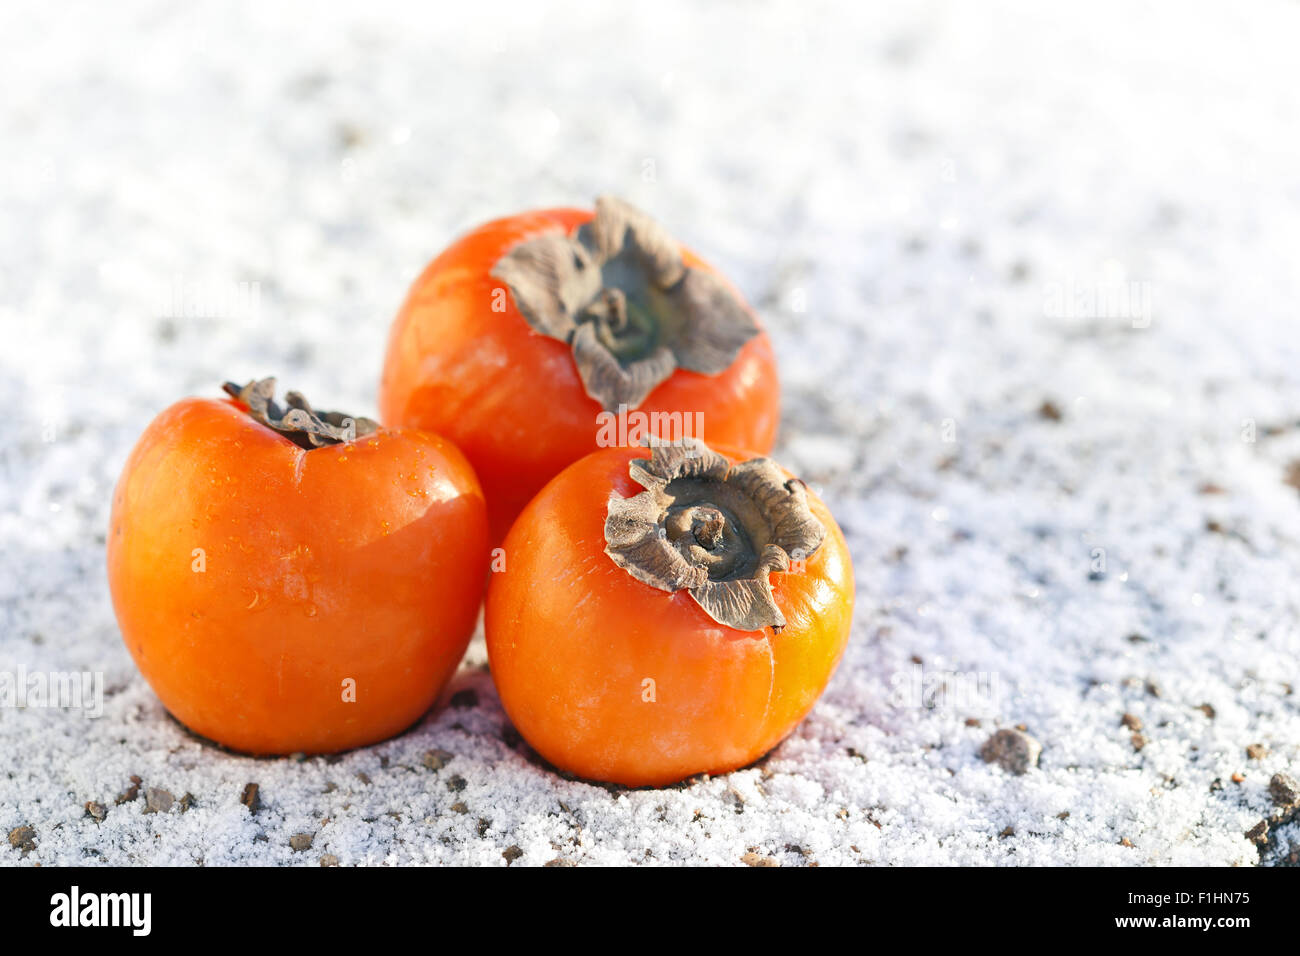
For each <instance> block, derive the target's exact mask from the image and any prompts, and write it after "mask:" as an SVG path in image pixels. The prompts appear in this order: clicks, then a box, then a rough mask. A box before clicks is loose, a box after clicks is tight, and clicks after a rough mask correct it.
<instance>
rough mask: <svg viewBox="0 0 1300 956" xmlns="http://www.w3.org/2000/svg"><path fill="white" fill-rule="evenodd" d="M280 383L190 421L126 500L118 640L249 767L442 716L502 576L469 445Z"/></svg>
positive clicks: (169, 433) (174, 409)
mask: <svg viewBox="0 0 1300 956" xmlns="http://www.w3.org/2000/svg"><path fill="white" fill-rule="evenodd" d="M274 381H275V380H274V379H264V380H262V381H260V382H253V383H249V384H248V385H247V386H245V387H243V388H239V387H238V386H234V385H227V386H226V390H227V392H229V393H230V394H231V396H232V397H231V398H229V399H199V398H191V399H185V400H183V401H180V402H177V403H176V404H175V405H173V406H171V407H170V408H168V409H167V410H166V411H164V412H163V413H162V414H161V415H159V416H158V417H157V418H156V419H155V420H154V421H153V423H152V424H150V425H149V427H148V428H147V429H146V430H145V432H144V434H143V436H142V437H141V438H140V440H139V442H138V443H137V444H136V446H135V449H134V451H132V453H131V455H130V457H129V459H128V460H127V462H126V466H125V468H124V470H123V472H122V477H121V479H120V480H119V482H118V485H117V489H116V491H115V493H114V498H113V509H112V518H111V526H110V533H109V537H108V578H109V585H110V588H111V591H112V597H113V606H114V609H115V610H116V612H117V619H118V622H119V624H120V625H121V630H122V637H123V639H124V640H125V642H126V646H127V648H128V649H129V650H130V652H131V656H132V657H133V658H134V659H135V662H136V665H137V666H138V667H139V669H140V672H141V673H142V674H143V675H144V677H145V679H146V680H147V681H148V682H149V684H150V685H151V686H152V687H153V689H154V691H155V692H156V693H157V694H158V697H159V698H160V699H161V701H162V703H163V705H164V706H165V707H166V708H167V709H168V710H169V711H170V712H171V713H172V714H173V715H174V716H175V717H176V718H177V719H178V720H180V721H181V723H183V724H185V725H186V726H187V727H189V728H190V729H191V730H193V731H195V732H196V733H198V734H201V735H203V736H204V737H208V738H211V739H212V740H215V741H217V742H218V743H221V744H223V745H225V746H227V747H230V748H232V749H234V750H238V751H242V752H246V753H254V754H283V753H293V752H297V751H301V752H304V753H327V752H333V751H339V750H346V749H349V748H352V747H357V746H361V745H364V744H368V743H373V742H375V741H378V740H382V739H384V738H385V737H389V736H392V735H393V734H396V733H398V732H399V731H402V730H404V729H406V728H407V727H409V726H410V725H411V724H412V723H414V722H415V721H416V720H417V719H418V718H419V717H420V715H421V714H423V713H424V712H425V711H426V710H427V709H428V708H429V707H430V705H432V704H433V703H434V701H435V699H436V698H437V695H438V693H439V691H440V690H441V688H442V687H443V685H444V684H445V683H446V682H447V680H448V679H449V678H450V677H451V675H452V673H453V672H454V670H455V669H456V666H457V664H458V663H459V661H460V659H461V657H462V656H463V654H464V652H465V648H466V645H467V644H468V642H469V639H470V636H471V633H472V631H473V629H474V626H475V623H476V620H477V615H478V609H479V605H480V598H481V596H482V590H483V587H484V583H485V579H486V574H487V549H488V542H487V534H488V531H487V509H486V504H485V502H484V500H483V492H482V489H481V488H480V486H479V484H478V480H477V479H476V477H475V475H474V472H473V470H472V468H471V467H470V465H469V463H468V462H467V461H466V460H465V458H464V456H463V455H461V453H460V452H459V451H458V450H457V449H456V447H455V446H454V445H452V444H451V443H450V442H448V441H447V440H446V439H444V438H442V437H439V436H437V435H433V434H428V433H424V432H421V431H418V430H408V429H386V428H381V427H378V426H377V425H376V423H375V422H373V421H370V420H368V419H349V418H346V417H345V416H342V415H340V414H339V413H337V412H319V413H318V412H316V411H314V410H313V409H312V408H311V406H310V405H309V404H308V403H307V402H306V401H305V400H304V399H303V398H302V396H301V395H298V394H297V393H293V392H291V393H289V394H288V395H287V396H286V402H287V405H288V407H287V408H281V407H280V406H279V405H277V404H276V402H275V401H274V398H273V393H274Z"/></svg>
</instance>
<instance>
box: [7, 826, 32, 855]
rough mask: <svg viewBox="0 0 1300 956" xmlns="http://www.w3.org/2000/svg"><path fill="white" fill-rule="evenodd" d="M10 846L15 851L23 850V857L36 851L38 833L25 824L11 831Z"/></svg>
mask: <svg viewBox="0 0 1300 956" xmlns="http://www.w3.org/2000/svg"><path fill="white" fill-rule="evenodd" d="M9 845H10V846H11V847H13V848H14V849H15V850H22V851H23V856H26V855H27V854H28V853H31V852H32V850H35V849H36V831H35V830H33V829H32V828H31V827H29V826H27V825H26V824H24V825H23V826H20V827H14V828H13V829H12V830H10V831H9Z"/></svg>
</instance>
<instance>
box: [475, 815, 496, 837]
mask: <svg viewBox="0 0 1300 956" xmlns="http://www.w3.org/2000/svg"><path fill="white" fill-rule="evenodd" d="M490 826H492V823H491V821H489V820H487V819H486V818H485V817H479V818H478V824H477V826H476V829H477V831H478V835H479V836H481V837H484V836H487V832H488V827H490Z"/></svg>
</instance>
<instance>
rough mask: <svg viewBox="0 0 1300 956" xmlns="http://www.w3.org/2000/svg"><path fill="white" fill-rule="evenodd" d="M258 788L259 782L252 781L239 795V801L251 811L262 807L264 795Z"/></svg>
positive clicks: (254, 811) (253, 811)
mask: <svg viewBox="0 0 1300 956" xmlns="http://www.w3.org/2000/svg"><path fill="white" fill-rule="evenodd" d="M258 790H259V788H258V786H257V784H255V783H250V784H248V785H247V786H245V787H244V792H243V793H242V794H241V795H240V797H239V802H240V803H242V804H243V805H244V806H246V807H248V812H249V813H256V812H257V811H258V810H260V809H262V797H261V794H260V793H259V792H258Z"/></svg>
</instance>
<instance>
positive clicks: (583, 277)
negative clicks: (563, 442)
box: [492, 196, 758, 411]
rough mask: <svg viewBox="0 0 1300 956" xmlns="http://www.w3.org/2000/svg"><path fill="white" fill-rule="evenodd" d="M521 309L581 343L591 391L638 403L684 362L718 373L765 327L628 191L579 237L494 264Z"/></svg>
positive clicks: (580, 359) (546, 239)
mask: <svg viewBox="0 0 1300 956" xmlns="http://www.w3.org/2000/svg"><path fill="white" fill-rule="evenodd" d="M492 276H493V278H496V279H500V280H502V281H503V282H505V284H506V285H507V286H509V287H510V292H511V294H512V295H513V296H514V301H515V305H516V306H517V307H518V308H519V312H520V314H522V315H523V317H524V319H525V320H526V321H527V322H528V324H529V325H531V326H532V327H533V328H534V329H536V330H537V331H538V332H540V333H542V334H543V335H548V336H550V337H551V338H554V339H559V340H560V341H561V342H565V343H567V344H568V345H569V346H570V347H571V348H572V350H573V361H574V364H575V365H576V366H577V368H578V375H579V377H580V378H581V379H582V384H583V387H584V388H585V389H586V391H587V394H588V395H590V396H591V397H592V398H594V399H595V400H596V401H597V402H600V404H601V405H602V406H603V407H604V408H605V410H606V411H616V410H617V409H618V407H619V406H620V405H625V406H627V407H628V408H636V407H637V406H638V405H640V404H641V402H643V401H644V400H645V398H646V396H647V395H649V394H650V392H651V391H652V390H653V389H654V388H655V387H656V386H657V385H659V384H660V383H661V382H663V381H664V380H665V379H667V378H668V377H669V376H670V375H672V374H673V372H674V371H675V370H676V369H679V368H682V369H687V370H688V371H692V372H699V373H700V374H702V375H717V374H719V373H720V372H722V371H724V370H726V369H727V368H728V367H729V366H730V365H731V363H732V362H734V361H735V360H736V355H737V354H738V353H739V352H740V349H741V347H742V346H743V345H744V344H745V343H746V342H748V341H749V340H750V339H752V338H753V337H754V336H756V335H757V334H758V325H757V324H756V323H755V321H754V318H753V316H751V315H750V314H749V311H748V310H747V309H746V308H745V306H744V305H743V304H742V303H741V302H740V301H739V300H738V299H737V298H736V296H735V295H733V294H732V293H731V291H730V290H729V289H728V288H727V287H726V285H724V284H723V282H722V280H721V279H719V278H718V277H717V276H715V275H713V274H712V273H709V272H706V271H705V270H703V269H696V268H692V267H689V266H687V265H685V263H684V262H683V259H682V252H681V247H680V246H679V245H678V244H677V242H676V241H675V240H674V239H673V237H672V236H671V235H669V234H668V232H667V231H666V230H665V229H664V228H663V227H662V226H660V225H659V224H658V223H657V222H655V221H654V220H653V219H651V218H650V217H649V216H647V215H646V214H645V213H643V212H641V211H640V210H638V209H635V208H633V207H632V206H630V205H628V204H627V203H625V202H623V201H622V200H621V199H614V198H612V197H609V196H602V197H601V198H599V199H597V200H596V216H595V218H594V219H592V220H591V221H590V222H587V223H584V224H583V225H581V226H579V227H578V228H577V229H575V230H574V231H573V233H572V234H571V235H568V236H565V235H547V236H539V237H537V238H535V239H527V240H525V241H523V242H521V243H519V244H518V245H515V246H514V247H512V248H511V249H510V250H509V251H508V252H507V253H506V254H505V255H504V256H502V257H501V259H499V260H498V261H497V263H496V265H495V266H494V267H493V268H492Z"/></svg>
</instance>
